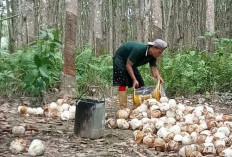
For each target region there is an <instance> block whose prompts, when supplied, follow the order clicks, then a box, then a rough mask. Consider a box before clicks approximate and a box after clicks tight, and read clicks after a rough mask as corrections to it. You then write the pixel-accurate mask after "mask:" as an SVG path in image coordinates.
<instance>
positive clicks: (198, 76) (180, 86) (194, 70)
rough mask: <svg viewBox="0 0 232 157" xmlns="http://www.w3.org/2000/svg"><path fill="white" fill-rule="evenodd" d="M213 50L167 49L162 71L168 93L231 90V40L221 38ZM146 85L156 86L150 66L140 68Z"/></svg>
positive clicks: (182, 93) (179, 93)
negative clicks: (179, 50) (210, 51)
mask: <svg viewBox="0 0 232 157" xmlns="http://www.w3.org/2000/svg"><path fill="white" fill-rule="evenodd" d="M217 42H218V45H217V50H216V52H214V53H202V52H195V51H182V52H176V53H169V52H165V53H164V54H163V56H162V64H161V65H160V67H159V68H160V72H161V74H162V76H163V78H164V80H165V88H166V92H167V93H168V94H169V95H184V94H193V93H205V92H206V93H207V92H212V91H222V92H225V91H231V90H232V60H231V59H232V39H218V41H217ZM140 71H141V73H142V76H143V78H144V80H145V83H146V85H154V84H155V83H154V81H153V79H152V78H151V76H150V73H149V71H150V70H149V66H143V67H141V68H140Z"/></svg>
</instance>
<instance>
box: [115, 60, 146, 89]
mask: <svg viewBox="0 0 232 157" xmlns="http://www.w3.org/2000/svg"><path fill="white" fill-rule="evenodd" d="M133 71H134V74H135V77H136V79H137V81H138V82H139V87H142V86H144V81H143V78H142V76H141V74H140V73H139V70H138V69H137V68H133ZM113 86H128V87H129V88H130V87H132V86H133V80H132V79H131V77H130V75H129V74H128V72H127V70H126V69H125V70H123V69H120V68H119V67H118V66H117V65H116V64H115V62H114V61H113Z"/></svg>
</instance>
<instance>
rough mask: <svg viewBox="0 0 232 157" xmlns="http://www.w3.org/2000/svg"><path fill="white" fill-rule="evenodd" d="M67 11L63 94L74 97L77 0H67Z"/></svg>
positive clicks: (62, 82)
mask: <svg viewBox="0 0 232 157" xmlns="http://www.w3.org/2000/svg"><path fill="white" fill-rule="evenodd" d="M65 12H66V15H65V28H64V41H63V43H64V47H63V51H62V54H63V62H62V76H61V77H62V78H61V95H62V96H63V97H64V96H68V97H72V96H74V94H75V88H76V68H75V51H76V32H77V31H76V28H77V0H67V1H66V11H65Z"/></svg>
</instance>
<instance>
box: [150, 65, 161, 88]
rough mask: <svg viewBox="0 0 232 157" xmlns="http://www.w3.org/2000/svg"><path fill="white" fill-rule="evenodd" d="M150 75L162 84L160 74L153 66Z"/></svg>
mask: <svg viewBox="0 0 232 157" xmlns="http://www.w3.org/2000/svg"><path fill="white" fill-rule="evenodd" d="M150 68H151V75H152V76H153V77H155V78H156V79H157V80H160V83H161V84H163V83H164V80H163V78H162V77H161V76H160V73H159V70H158V68H157V67H155V66H151V67H150Z"/></svg>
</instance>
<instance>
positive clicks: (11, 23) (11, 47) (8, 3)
mask: <svg viewBox="0 0 232 157" xmlns="http://www.w3.org/2000/svg"><path fill="white" fill-rule="evenodd" d="M13 3H14V2H13V1H10V0H6V7H7V17H10V16H12V12H11V11H10V10H12V9H13ZM7 25H8V36H9V43H8V51H9V53H14V52H15V50H16V45H15V37H14V29H15V28H14V20H13V18H11V19H9V20H7Z"/></svg>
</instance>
